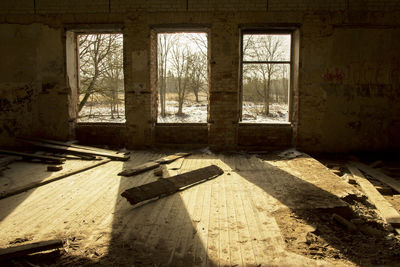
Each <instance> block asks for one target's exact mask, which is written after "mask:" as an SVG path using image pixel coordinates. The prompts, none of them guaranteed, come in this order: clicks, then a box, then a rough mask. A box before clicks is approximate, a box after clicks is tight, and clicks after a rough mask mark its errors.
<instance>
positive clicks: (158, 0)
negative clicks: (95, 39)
mask: <svg viewBox="0 0 400 267" xmlns="http://www.w3.org/2000/svg"><path fill="white" fill-rule="evenodd" d="M110 1H111V2H110V6H111V12H116V13H124V12H129V11H137V10H147V11H185V10H186V0H170V1H164V0H135V1H132V0H110Z"/></svg>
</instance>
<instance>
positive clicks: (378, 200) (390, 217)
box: [347, 165, 400, 224]
mask: <svg viewBox="0 0 400 267" xmlns="http://www.w3.org/2000/svg"><path fill="white" fill-rule="evenodd" d="M347 168H348V169H349V171H350V172H351V174H352V175H353V177H354V178H355V179H356V181H357V183H358V184H359V185H360V187H361V188H362V190H363V191H364V193H365V194H366V195H367V197H368V199H369V200H371V202H372V203H373V204H374V205H375V207H376V208H377V210H378V211H379V212H380V214H381V215H382V217H383V218H384V219H385V220H386V221H387V222H388V223H394V224H398V223H400V214H399V213H398V212H397V210H396V209H395V208H393V206H392V205H391V204H390V203H389V202H388V201H387V200H386V199H385V198H384V197H383V196H382V195H381V194H380V193H379V192H378V190H376V188H375V187H374V186H373V185H372V184H371V183H370V182H369V181H368V180H367V179H366V178H365V177H364V176H363V175H362V173H361V171H359V170H358V169H357V167H355V166H352V165H347Z"/></svg>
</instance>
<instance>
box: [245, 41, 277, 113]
mask: <svg viewBox="0 0 400 267" xmlns="http://www.w3.org/2000/svg"><path fill="white" fill-rule="evenodd" d="M254 36H255V35H250V36H249V38H247V40H246V42H244V44H243V53H244V55H245V56H247V57H248V58H249V60H255V61H278V60H280V59H281V58H282V56H283V50H282V49H281V47H282V42H281V41H280V39H279V38H276V37H275V36H273V35H264V36H258V37H257V38H255V37H254ZM281 67H282V66H281V65H280V64H254V65H253V66H250V67H248V68H245V71H246V72H247V71H252V72H256V73H257V74H258V75H257V74H256V73H254V75H257V76H259V77H260V78H261V82H262V88H261V89H262V90H261V91H259V90H257V93H258V94H259V95H261V96H262V99H263V105H264V111H263V113H264V115H266V116H268V115H269V104H270V101H271V83H272V79H273V78H274V77H275V76H276V75H277V74H278V72H279V71H280V69H281ZM244 74H245V73H244ZM275 95H277V92H275Z"/></svg>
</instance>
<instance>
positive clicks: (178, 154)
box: [155, 153, 190, 164]
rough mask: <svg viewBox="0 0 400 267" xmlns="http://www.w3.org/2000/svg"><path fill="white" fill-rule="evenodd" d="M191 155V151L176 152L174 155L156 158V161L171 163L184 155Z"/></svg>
mask: <svg viewBox="0 0 400 267" xmlns="http://www.w3.org/2000/svg"><path fill="white" fill-rule="evenodd" d="M189 155H190V153H176V154H174V155H169V156H166V157H163V158H160V159H158V160H156V161H155V162H158V163H160V164H168V163H171V162H173V161H175V160H177V159H180V158H183V157H186V156H189Z"/></svg>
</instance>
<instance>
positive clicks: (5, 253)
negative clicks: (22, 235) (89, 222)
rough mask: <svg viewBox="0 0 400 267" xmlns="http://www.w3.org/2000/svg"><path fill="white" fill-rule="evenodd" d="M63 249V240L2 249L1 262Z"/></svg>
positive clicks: (0, 252)
mask: <svg viewBox="0 0 400 267" xmlns="http://www.w3.org/2000/svg"><path fill="white" fill-rule="evenodd" d="M61 247H63V242H62V240H59V239H55V240H48V241H41V242H36V243H31V244H25V245H21V246H16V247H9V248H4V249H0V260H7V259H12V258H15V257H21V256H25V255H28V254H32V253H35V252H40V251H46V250H50V249H56V248H61Z"/></svg>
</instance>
